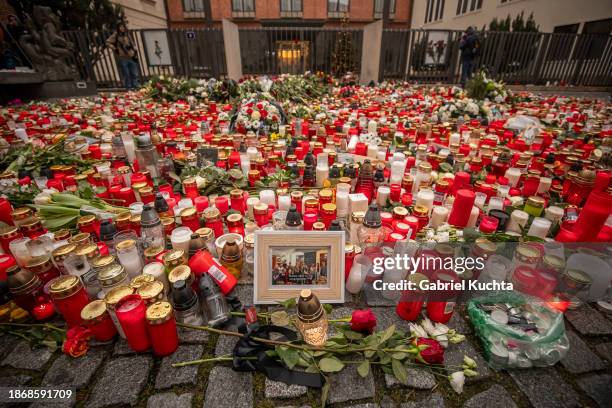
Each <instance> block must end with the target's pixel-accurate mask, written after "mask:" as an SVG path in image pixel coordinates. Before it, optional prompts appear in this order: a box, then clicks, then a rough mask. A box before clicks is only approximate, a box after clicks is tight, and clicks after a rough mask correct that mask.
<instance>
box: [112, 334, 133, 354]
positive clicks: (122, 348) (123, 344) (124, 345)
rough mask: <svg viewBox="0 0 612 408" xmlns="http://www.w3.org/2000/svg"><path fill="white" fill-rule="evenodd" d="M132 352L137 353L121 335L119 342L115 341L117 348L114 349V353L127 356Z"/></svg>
mask: <svg viewBox="0 0 612 408" xmlns="http://www.w3.org/2000/svg"><path fill="white" fill-rule="evenodd" d="M130 354H136V352H135V351H134V350H132V348H131V347H130V345H129V344H128V342H127V340H125V339H123V338H121V337H119V338H118V339H117V342H116V343H115V348H114V349H113V355H115V356H127V355H130Z"/></svg>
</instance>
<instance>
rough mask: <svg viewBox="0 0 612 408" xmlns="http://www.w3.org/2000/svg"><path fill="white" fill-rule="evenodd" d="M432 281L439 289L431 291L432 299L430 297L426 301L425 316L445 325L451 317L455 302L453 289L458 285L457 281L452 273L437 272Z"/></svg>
mask: <svg viewBox="0 0 612 408" xmlns="http://www.w3.org/2000/svg"><path fill="white" fill-rule="evenodd" d="M433 281H435V282H436V283H437V284H438V285H439V289H438V288H436V289H437V290H434V291H433V299H436V300H432V297H431V293H432V291H431V290H430V292H429V293H430V299H429V300H428V301H427V316H428V317H429V318H430V319H431V320H432V321H433V322H436V323H446V322H448V321H449V320H450V318H451V317H452V316H453V311H454V309H455V300H456V297H457V290H456V288H455V287H454V286H455V285H459V284H460V282H459V279H458V278H457V275H455V274H454V273H453V272H452V271H441V272H437V273H435V274H434V276H433Z"/></svg>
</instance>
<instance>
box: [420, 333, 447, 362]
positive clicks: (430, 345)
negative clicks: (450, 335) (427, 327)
mask: <svg viewBox="0 0 612 408" xmlns="http://www.w3.org/2000/svg"><path fill="white" fill-rule="evenodd" d="M416 345H417V346H423V345H425V346H427V347H426V348H425V349H423V350H421V351H420V352H419V355H420V356H421V358H422V359H423V360H424V361H425V363H427V364H442V363H444V347H442V345H441V344H440V343H438V340H435V339H429V338H425V337H420V338H418V339H417V342H416Z"/></svg>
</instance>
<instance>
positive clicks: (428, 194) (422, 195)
mask: <svg viewBox="0 0 612 408" xmlns="http://www.w3.org/2000/svg"><path fill="white" fill-rule="evenodd" d="M433 202H434V192H433V191H432V190H429V189H427V190H421V191H419V192H418V193H417V196H416V202H415V205H422V206H424V207H427V211H431V209H432V208H433Z"/></svg>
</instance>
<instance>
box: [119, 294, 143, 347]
mask: <svg viewBox="0 0 612 408" xmlns="http://www.w3.org/2000/svg"><path fill="white" fill-rule="evenodd" d="M115 313H116V314H117V319H118V320H119V323H120V324H121V328H122V329H123V332H124V333H125V339H126V340H127V342H128V344H129V346H130V348H131V349H132V350H134V351H136V352H142V351H146V350H148V349H149V348H150V347H151V340H150V339H149V333H148V332H147V324H146V318H145V313H146V306H145V303H144V301H143V300H142V298H141V297H140V295H127V296H126V297H124V298H123V299H121V300H120V301H119V303H118V304H117V306H116V307H115Z"/></svg>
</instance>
